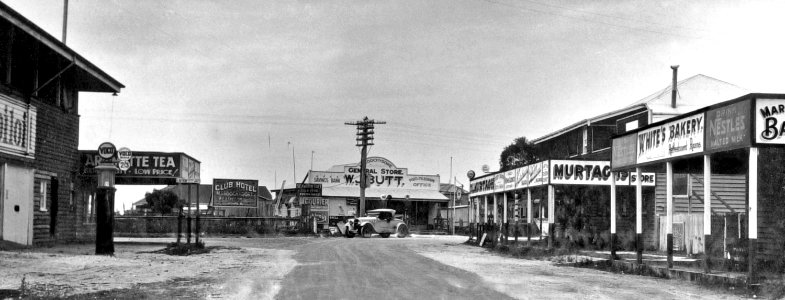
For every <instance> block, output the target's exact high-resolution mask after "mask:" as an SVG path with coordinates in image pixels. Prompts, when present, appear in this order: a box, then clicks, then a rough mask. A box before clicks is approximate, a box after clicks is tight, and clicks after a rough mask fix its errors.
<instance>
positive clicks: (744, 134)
mask: <svg viewBox="0 0 785 300" xmlns="http://www.w3.org/2000/svg"><path fill="white" fill-rule="evenodd" d="M706 122H707V124H706V151H719V150H733V149H738V148H744V147H749V146H750V141H751V138H750V125H751V123H750V122H752V121H751V120H750V100H745V101H741V102H737V103H733V104H731V105H727V106H723V107H718V108H715V109H712V110H709V111H708V112H706Z"/></svg>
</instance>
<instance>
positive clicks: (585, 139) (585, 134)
mask: <svg viewBox="0 0 785 300" xmlns="http://www.w3.org/2000/svg"><path fill="white" fill-rule="evenodd" d="M582 149H583V151H582V152H581V154H586V153H588V152H589V130H588V128H587V127H583V147H582Z"/></svg>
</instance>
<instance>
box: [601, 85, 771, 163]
mask: <svg viewBox="0 0 785 300" xmlns="http://www.w3.org/2000/svg"><path fill="white" fill-rule="evenodd" d="M770 98H772V97H769V96H768V95H765V94H749V95H746V96H744V97H741V98H738V99H734V100H730V101H726V102H723V103H719V104H716V105H713V106H710V107H706V108H703V109H700V110H697V111H695V112H692V113H689V114H686V115H684V116H679V117H677V118H675V119H673V120H670V119H669V120H665V121H662V122H659V123H654V124H652V125H649V126H647V127H643V128H641V129H639V130H637V131H633V132H630V133H627V134H625V135H622V136H617V137H615V138H614V139H613V158H612V160H611V164H612V167H613V168H612V169H613V170H614V171H616V170H620V169H625V168H632V167H636V166H640V165H645V164H649V163H654V162H663V161H665V160H668V159H670V158H674V157H681V156H694V155H703V154H710V153H714V152H720V151H730V150H735V149H742V148H748V147H751V146H753V143H754V144H755V145H772V144H778V145H785V99H770Z"/></svg>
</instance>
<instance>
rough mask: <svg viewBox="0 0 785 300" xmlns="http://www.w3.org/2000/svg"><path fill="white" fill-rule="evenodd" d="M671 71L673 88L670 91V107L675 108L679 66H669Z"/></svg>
mask: <svg viewBox="0 0 785 300" xmlns="http://www.w3.org/2000/svg"><path fill="white" fill-rule="evenodd" d="M671 69H673V88H672V89H671V107H672V108H676V77H678V76H677V74H678V73H679V65H673V66H671Z"/></svg>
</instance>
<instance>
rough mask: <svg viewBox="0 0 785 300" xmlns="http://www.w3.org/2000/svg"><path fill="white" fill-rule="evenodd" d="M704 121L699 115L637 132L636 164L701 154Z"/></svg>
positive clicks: (703, 116) (701, 115)
mask: <svg viewBox="0 0 785 300" xmlns="http://www.w3.org/2000/svg"><path fill="white" fill-rule="evenodd" d="M704 120H705V115H704V114H703V113H700V114H696V115H691V116H688V117H685V118H680V119H678V120H675V121H671V122H668V123H665V124H661V125H659V126H654V127H652V128H649V129H646V130H642V131H639V132H638V145H637V153H638V155H637V162H638V163H639V164H640V163H646V162H652V161H658V160H662V159H666V158H670V157H678V156H683V155H688V154H694V153H701V152H703V138H704V130H703V127H704V126H703V124H704Z"/></svg>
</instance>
